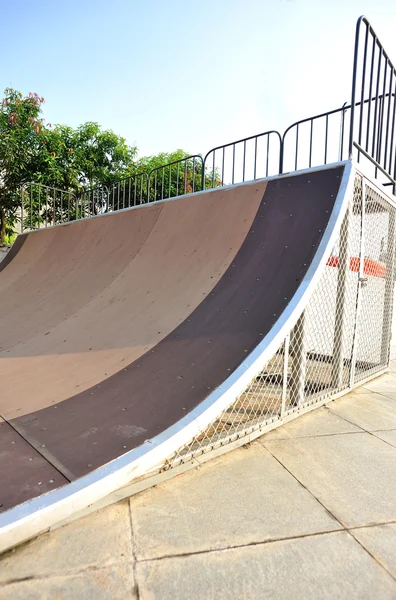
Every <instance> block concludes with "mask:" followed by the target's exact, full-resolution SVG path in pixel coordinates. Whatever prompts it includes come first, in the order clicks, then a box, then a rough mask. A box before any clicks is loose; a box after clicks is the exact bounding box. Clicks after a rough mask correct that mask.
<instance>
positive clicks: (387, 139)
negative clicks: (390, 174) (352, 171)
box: [384, 69, 393, 171]
mask: <svg viewBox="0 0 396 600" xmlns="http://www.w3.org/2000/svg"><path fill="white" fill-rule="evenodd" d="M392 85H393V69H391V70H390V77H389V94H388V110H387V115H386V137H385V151H384V169H385V171H386V161H387V158H388V142H389V122H390V113H391V99H392Z"/></svg>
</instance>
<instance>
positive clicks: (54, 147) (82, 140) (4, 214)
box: [0, 89, 137, 243]
mask: <svg viewBox="0 0 396 600" xmlns="http://www.w3.org/2000/svg"><path fill="white" fill-rule="evenodd" d="M43 103H44V98H40V97H39V96H38V95H37V94H29V95H28V96H25V97H23V96H22V94H21V93H20V92H18V91H16V90H13V89H6V90H5V92H4V99H3V101H2V104H1V111H0V243H1V242H2V241H4V239H5V236H6V231H7V228H11V229H13V228H14V227H15V226H16V223H17V221H18V220H20V219H21V218H23V217H22V215H21V214H20V205H21V196H20V186H21V185H23V184H26V183H27V182H30V181H34V182H37V183H41V184H43V185H46V186H51V187H56V188H59V189H61V190H64V191H65V192H70V193H72V194H78V193H79V192H81V191H82V190H83V189H84V188H86V187H95V186H101V185H109V184H110V183H111V182H112V181H115V180H117V179H120V178H122V177H124V176H126V175H127V174H128V173H129V172H131V170H132V169H133V161H134V159H135V158H136V154H137V149H136V147H135V146H128V144H127V143H126V141H125V139H124V138H122V137H120V136H118V135H116V134H115V133H114V132H112V131H109V130H106V131H103V130H102V129H101V128H100V126H99V125H98V123H93V122H88V123H84V124H83V125H81V126H80V127H78V128H77V129H73V128H71V127H68V126H66V125H56V126H55V127H52V125H51V124H48V125H46V124H45V122H44V120H43V119H42V118H41V112H42V110H41V109H42V104H43ZM29 192H30V196H29V198H26V191H25V193H24V194H23V202H24V205H25V208H26V209H28V210H29V211H30V212H31V213H32V214H29V215H26V214H25V220H27V221H26V222H25V225H26V224H27V223H28V226H30V225H31V226H33V225H34V226H37V225H38V224H39V223H43V222H45V221H46V220H48V222H50V221H52V222H54V219H55V216H56V213H59V214H58V217H59V218H61V217H62V215H63V214H64V213H65V211H67V210H69V211H70V208H65V204H64V198H63V197H62V195H61V194H59V193H53V194H52V198H50V199H49V205H51V206H52V208H43V206H44V205H43V199H42V198H40V195H39V190H38V188H32V187H30V189H29ZM68 204H69V205H70V202H69V203H68ZM66 205H67V203H66ZM74 211H75V209H74ZM25 212H26V211H25Z"/></svg>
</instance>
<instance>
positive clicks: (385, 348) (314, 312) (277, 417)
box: [163, 174, 395, 469]
mask: <svg viewBox="0 0 396 600" xmlns="http://www.w3.org/2000/svg"><path fill="white" fill-rule="evenodd" d="M394 234H395V208H394V207H393V206H392V205H391V204H390V203H389V202H388V201H387V200H386V198H385V197H384V196H382V195H381V194H380V193H379V192H378V191H377V190H376V189H374V188H373V187H371V185H370V184H369V183H368V182H367V181H366V180H364V179H363V178H362V177H361V176H360V175H358V174H357V175H356V178H355V182H354V192H353V197H352V199H351V201H350V203H349V206H348V208H347V212H346V214H345V217H344V220H343V223H342V225H341V228H340V233H339V235H338V239H337V240H336V243H335V245H334V248H333V250H332V253H331V255H330V256H329V257H328V259H327V263H326V266H325V268H324V271H323V273H322V275H321V277H320V279H319V281H318V284H317V286H316V289H315V291H314V292H313V294H312V296H311V298H310V300H309V301H308V304H307V305H306V307H305V310H304V312H303V313H302V314H301V315H300V317H299V319H298V320H297V322H296V325H295V326H294V328H293V329H292V331H291V332H290V333H289V335H287V337H286V338H285V339H284V340H283V341H282V343H281V345H280V346H279V348H278V349H277V351H276V352H275V353H274V355H273V357H272V358H271V359H270V360H269V361H268V362H266V364H264V365H263V367H262V369H261V371H260V373H259V374H258V375H257V376H255V377H254V379H253V380H252V381H251V382H250V383H249V385H248V386H247V388H246V389H245V390H244V391H243V393H242V394H240V395H239V396H238V397H237V398H236V400H235V401H234V402H233V403H232V404H231V405H230V406H228V407H227V408H226V409H224V410H223V411H222V413H221V414H220V415H219V416H218V417H217V418H216V419H215V421H214V422H213V423H212V424H211V425H210V426H209V427H207V428H206V429H205V431H202V432H201V433H200V434H199V435H197V436H195V437H194V439H193V440H191V442H190V443H188V444H187V445H185V446H184V447H182V448H181V449H180V450H179V451H178V452H176V453H175V455H174V456H172V457H171V458H170V459H169V460H168V461H167V463H166V464H165V465H164V467H163V468H165V469H169V468H172V467H176V466H179V465H180V464H182V463H185V462H188V461H190V460H191V459H192V458H195V457H199V456H201V455H202V454H205V453H208V452H211V451H213V450H216V449H217V448H219V447H221V446H225V445H227V444H230V443H232V442H235V441H236V440H243V438H246V439H248V436H250V437H255V436H257V435H259V434H260V433H261V432H264V431H265V430H266V429H268V428H269V427H271V426H274V425H273V424H274V423H275V422H276V421H278V422H279V424H280V423H281V422H282V420H283V419H285V418H286V417H288V416H289V415H292V414H293V413H299V412H301V411H302V410H304V409H307V408H308V407H310V406H315V405H318V404H319V403H323V402H325V401H326V400H330V399H332V398H334V397H335V396H337V395H339V394H341V393H343V392H345V391H347V390H349V389H351V388H352V387H353V386H354V385H355V384H357V383H358V382H361V381H362V380H364V379H366V378H369V377H370V376H372V375H374V374H376V373H379V372H381V371H383V370H384V369H386V368H387V366H388V364H389V349H390V338H391V321H392V306H393V287H394V254H395V248H394V237H395V235H394ZM252 434H253V436H252Z"/></svg>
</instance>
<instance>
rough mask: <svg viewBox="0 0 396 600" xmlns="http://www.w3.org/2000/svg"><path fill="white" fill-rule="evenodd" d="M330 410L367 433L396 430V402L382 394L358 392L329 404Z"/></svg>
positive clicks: (365, 391)
mask: <svg viewBox="0 0 396 600" xmlns="http://www.w3.org/2000/svg"><path fill="white" fill-rule="evenodd" d="M395 383H396V378H395ZM395 397H396V396H395ZM328 408H329V410H330V411H331V412H332V413H334V414H335V415H338V416H339V417H343V418H344V419H347V420H348V421H350V422H351V423H353V424H354V425H356V426H358V427H362V428H363V429H366V430H367V431H377V430H384V429H396V401H395V400H392V399H391V398H388V397H385V396H383V395H382V394H377V393H373V392H370V391H368V390H363V389H362V390H358V391H355V392H352V393H351V394H348V396H344V397H343V398H339V399H338V400H334V402H329V404H328Z"/></svg>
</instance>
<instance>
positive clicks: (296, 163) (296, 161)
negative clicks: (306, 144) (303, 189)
mask: <svg viewBox="0 0 396 600" xmlns="http://www.w3.org/2000/svg"><path fill="white" fill-rule="evenodd" d="M298 132H299V124H298V123H297V127H296V154H295V157H294V170H295V171H297V165H298Z"/></svg>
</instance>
